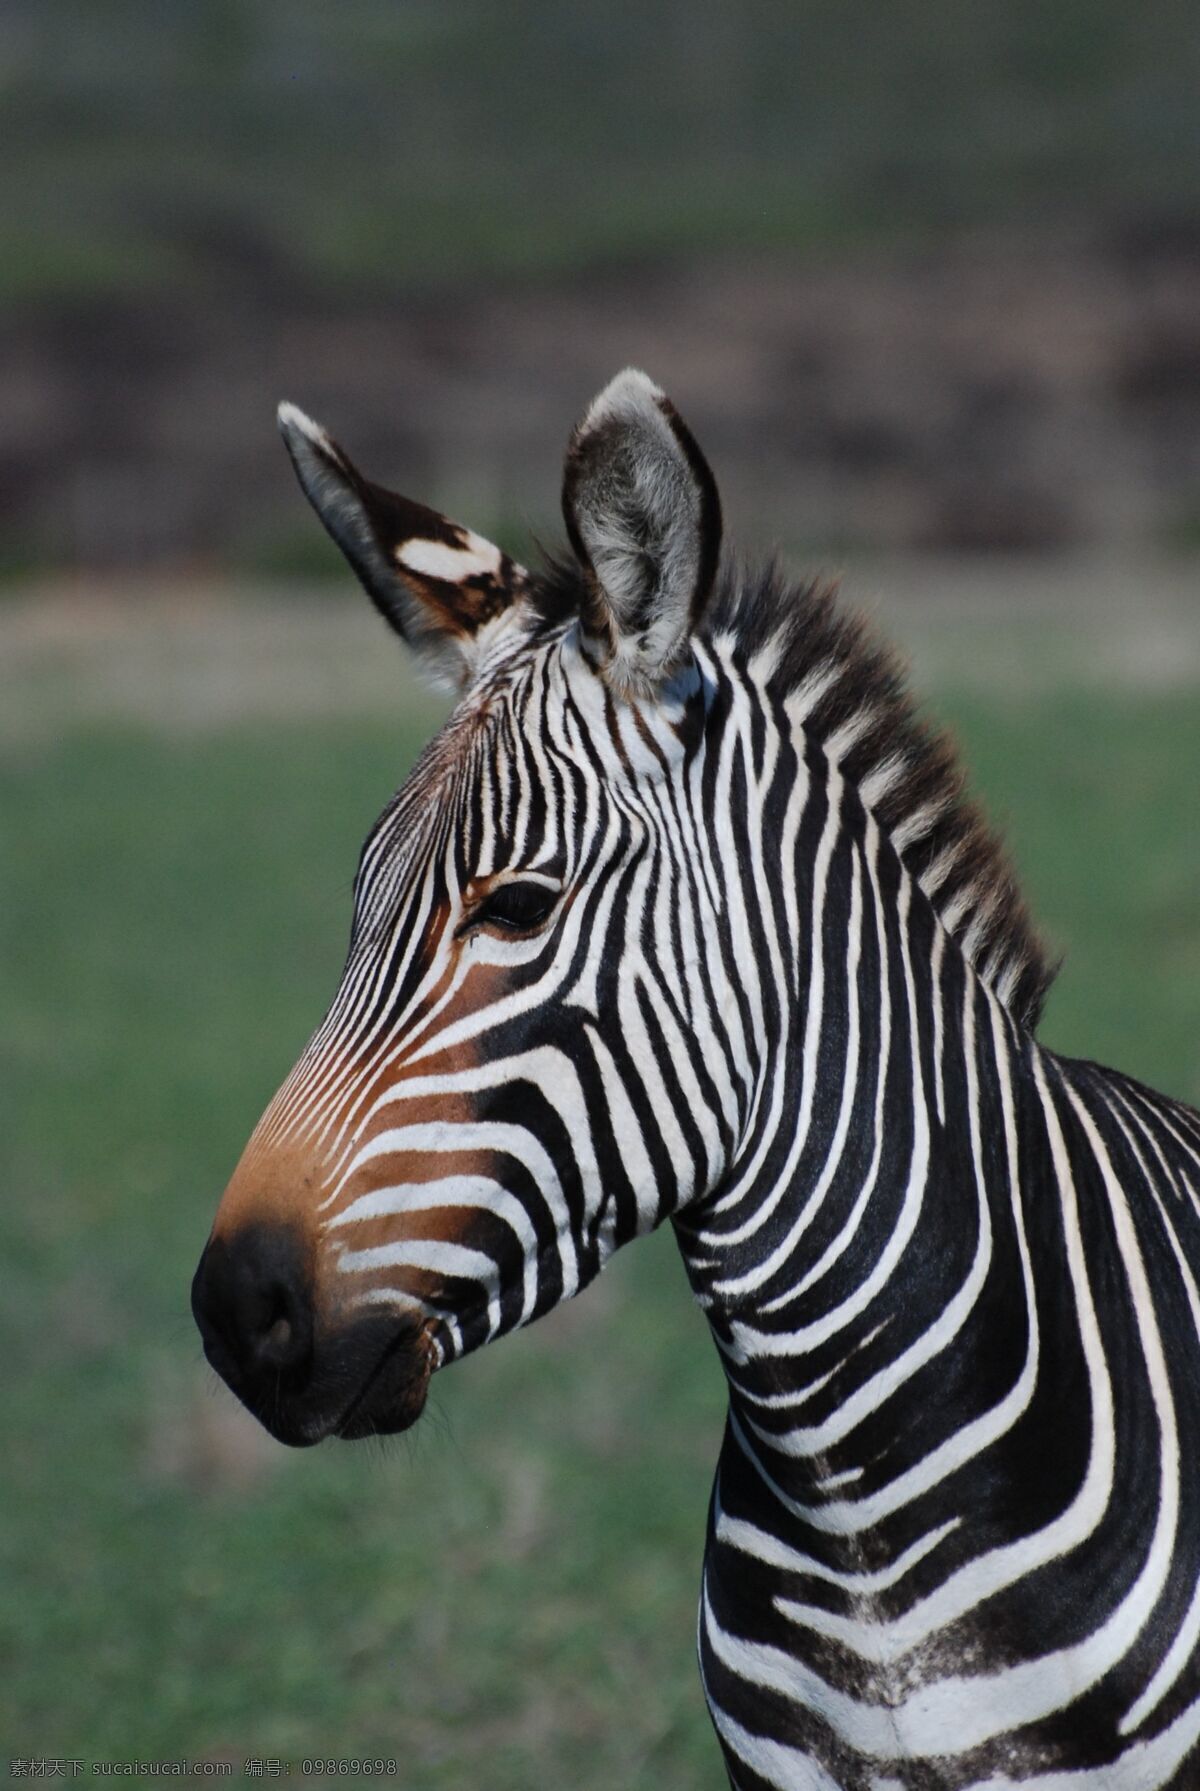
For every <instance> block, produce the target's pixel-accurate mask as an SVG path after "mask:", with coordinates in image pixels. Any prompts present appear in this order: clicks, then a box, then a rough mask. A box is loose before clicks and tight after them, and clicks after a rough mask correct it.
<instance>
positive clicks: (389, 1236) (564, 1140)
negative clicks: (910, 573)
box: [193, 371, 742, 1443]
mask: <svg viewBox="0 0 1200 1791" xmlns="http://www.w3.org/2000/svg"><path fill="white" fill-rule="evenodd" d="M279 420H280V427H281V430H282V433H283V436H284V440H285V442H286V444H287V447H288V450H289V452H290V454H291V457H292V460H293V462H294V464H295V467H296V471H297V473H298V475H299V478H300V482H301V484H302V485H303V487H304V490H305V492H306V493H307V495H308V497H309V499H310V500H311V502H312V503H313V505H314V507H315V508H316V510H317V512H318V514H319V516H320V517H321V520H322V521H323V523H324V524H325V526H326V528H327V529H328V530H329V532H330V533H331V535H332V536H333V537H334V539H335V540H336V541H337V542H338V544H339V546H340V547H341V548H342V549H343V551H344V552H345V554H346V556H347V558H348V559H349V560H350V563H351V565H352V566H353V568H354V570H355V572H356V573H357V575H358V577H359V579H360V580H361V582H362V583H363V585H364V586H365V587H366V590H367V592H368V593H369V595H370V596H371V598H372V600H373V601H374V602H375V604H376V605H377V606H378V608H379V609H380V610H381V611H382V613H383V615H384V616H385V618H386V619H387V621H388V622H389V623H390V624H391V625H392V627H393V628H394V629H395V630H396V631H397V632H398V633H399V634H400V635H402V637H403V638H404V639H405V641H406V642H407V643H408V645H409V647H410V648H411V649H412V651H413V652H414V653H415V654H416V655H417V657H418V659H419V660H420V661H421V662H422V663H423V664H424V666H425V667H426V669H427V670H429V671H431V672H432V673H433V674H434V675H435V676H436V677H437V678H439V679H440V680H441V681H442V682H443V683H449V684H450V686H451V687H452V688H453V689H454V690H455V691H456V692H457V696H458V701H457V706H456V707H455V709H454V711H453V713H452V715H451V717H450V720H449V721H448V723H447V724H446V726H445V727H444V728H443V729H442V731H441V733H440V734H439V735H438V736H437V737H436V738H435V739H434V741H433V742H432V744H431V745H430V746H429V747H428V748H427V750H426V751H425V753H424V755H423V756H422V758H421V759H420V761H419V762H418V764H417V766H416V768H415V769H414V771H413V772H412V774H411V776H410V777H409V779H408V781H407V782H406V783H405V784H404V786H403V787H402V788H401V790H400V791H399V793H398V794H397V795H396V797H395V798H394V799H393V801H392V802H391V803H390V804H389V805H388V807H387V808H386V810H385V811H384V813H383V815H382V816H381V817H380V819H379V821H378V822H377V823H376V825H375V827H374V828H373V830H372V832H371V833H370V835H369V837H368V839H367V841H366V844H365V846H364V848H363V852H362V856H361V861H360V864H359V870H358V876H357V880H356V886H355V907H354V921H353V930H352V936H351V941H350V948H349V954H348V959H347V963H346V967H345V971H344V974H343V978H342V982H341V985H340V987H339V989H338V991H337V993H336V995H335V997H334V1000H333V1003H332V1005H331V1007H330V1009H329V1012H328V1014H327V1015H326V1017H325V1019H324V1021H323V1022H322V1024H321V1025H320V1027H319V1028H318V1030H317V1032H316V1033H315V1035H314V1036H313V1038H312V1040H311V1042H310V1044H309V1045H308V1047H307V1049H306V1050H305V1052H304V1054H303V1056H302V1057H301V1059H300V1061H299V1062H298V1063H297V1065H296V1067H295V1069H294V1070H293V1071H292V1073H291V1075H290V1076H289V1077H288V1079H287V1080H286V1082H285V1083H284V1085H283V1087H282V1088H281V1089H280V1091H279V1093H278V1094H277V1095H276V1097H275V1099H274V1100H273V1101H272V1103H271V1104H270V1106H269V1107H268V1109H267V1111H266V1113H265V1114H264V1115H263V1118H262V1120H261V1121H260V1123H259V1125H258V1127H257V1129H256V1131H255V1132H254V1134H253V1136H252V1138H251V1140H250V1142H249V1144H248V1145H247V1147H246V1151H245V1154H244V1155H243V1157H242V1160H241V1162H240V1163H239V1164H238V1167H237V1170H236V1172H235V1174H234V1176H233V1179H232V1181H231V1182H230V1185H229V1188H228V1190H227V1191H226V1194H225V1196H224V1198H223V1200H222V1202H221V1206H220V1209H219V1211H218V1213H217V1217H216V1221H215V1224H214V1227H213V1231H212V1235H211V1237H210V1239H209V1242H208V1244H207V1246H206V1249H205V1252H204V1255H203V1257H202V1259H201V1263H200V1266H199V1268H198V1270H197V1273H196V1278H195V1282H194V1286H193V1308H194V1311H195V1314H196V1318H197V1322H198V1324H199V1326H200V1330H201V1332H202V1335H203V1337H204V1343H205V1350H206V1353H207V1355H208V1357H209V1360H210V1361H211V1363H212V1364H213V1366H214V1367H215V1368H217V1370H218V1371H219V1372H220V1373H221V1374H222V1375H223V1376H224V1378H225V1379H226V1380H227V1381H228V1382H229V1384H230V1385H231V1386H232V1387H233V1388H234V1390H235V1391H236V1392H237V1393H238V1394H239V1395H240V1396H241V1397H242V1398H243V1399H244V1400H245V1401H246V1403H247V1404H248V1405H249V1406H250V1408H251V1409H252V1410H253V1411H254V1412H255V1413H256V1415H257V1416H258V1417H259V1418H261V1419H262V1421H263V1422H264V1423H265V1424H266V1425H267V1427H268V1428H269V1429H270V1430H272V1431H273V1432H274V1434H276V1435H277V1436H278V1437H280V1438H281V1439H282V1440H284V1441H287V1442H291V1443H308V1442H315V1441H317V1440H319V1439H320V1438H321V1437H323V1436H325V1435H327V1434H331V1433H336V1434H339V1435H341V1436H344V1437H354V1436H362V1435H366V1434H370V1433H376V1432H384V1431H395V1430H400V1429H403V1428H405V1427H406V1426H407V1425H409V1424H410V1423H412V1422H413V1420H414V1419H415V1418H416V1417H417V1416H418V1414H419V1412H420V1410H421V1408H422V1406H423V1403H424V1399H425V1393H426V1388H427V1385H428V1381H429V1377H430V1374H431V1373H432V1372H433V1370H434V1369H435V1368H437V1367H438V1366H440V1365H441V1364H442V1363H444V1362H446V1361H448V1360H451V1359H453V1358H455V1357H457V1356H459V1355H462V1354H463V1353H465V1352H466V1351H468V1350H470V1349H472V1348H474V1347H476V1346H477V1345H479V1344H481V1343H483V1342H486V1341H488V1340H490V1339H491V1338H493V1337H496V1336H498V1335H499V1334H501V1333H502V1332H504V1331H506V1330H509V1329H512V1328H513V1327H515V1326H517V1325H521V1324H525V1323H527V1322H528V1321H529V1320H531V1319H533V1318H536V1317H537V1316H539V1315H540V1314H541V1313H543V1312H545V1311H547V1310H548V1309H549V1308H550V1307H552V1306H554V1305H555V1304H557V1303H558V1302H559V1301H560V1300H563V1299H567V1298H569V1297H570V1296H571V1295H573V1294H575V1293H577V1292H578V1291H579V1290H580V1289H581V1288H582V1287H584V1286H585V1285H586V1284H587V1283H588V1282H589V1281H590V1280H591V1279H592V1278H593V1277H594V1276H595V1275H596V1273H597V1272H598V1270H599V1269H600V1268H601V1266H602V1265H603V1263H604V1262H605V1260H606V1259H607V1257H608V1256H609V1255H610V1253H611V1252H612V1251H613V1250H614V1249H615V1248H616V1247H617V1246H618V1245H620V1244H622V1243H624V1242H625V1241H626V1240H627V1239H628V1238H630V1237H632V1236H634V1235H635V1234H637V1233H640V1232H643V1231H646V1230H649V1229H650V1228H652V1227H653V1226H655V1225H656V1224H657V1223H658V1222H659V1221H660V1220H661V1219H662V1218H664V1217H665V1216H666V1215H667V1214H668V1213H671V1212H673V1211H676V1210H677V1209H678V1208H679V1207H680V1205H681V1204H682V1203H684V1202H685V1201H687V1200H689V1199H691V1198H692V1197H693V1196H695V1195H696V1194H698V1193H700V1192H702V1191H703V1190H704V1188H706V1187H711V1186H712V1185H713V1184H714V1183H715V1181H716V1180H717V1178H718V1177H719V1176H720V1175H721V1173H722V1170H723V1169H724V1167H725V1165H726V1161H727V1158H728V1155H729V1151H730V1148H731V1143H732V1140H733V1138H734V1136H735V1134H736V1131H737V1128H738V1124H739V1113H738V1106H739V1101H740V1100H741V1098H742V1091H741V1090H740V1088H739V1087H738V1086H737V1084H736V1080H735V1078H734V1077H733V1076H732V1075H731V1074H730V1072H729V1066H728V1065H727V1064H726V1063H724V1062H722V1063H721V1064H719V1065H718V1064H717V1063H716V1062H714V1061H713V1056H712V1053H711V1051H710V1052H709V1053H708V1055H707V1059H706V1046H712V1044H713V1040H714V1036H715V1035H714V1029H713V1024H712V1018H711V1016H713V1015H715V1014H717V1013H722V1012H723V1013H725V1019H724V1022H723V1025H722V1027H721V1037H722V1040H723V1041H724V1040H727V1039H728V1037H729V1034H730V1030H731V1028H734V1029H736V1025H737V1022H738V1012H739V1009H738V1003H737V999H736V996H735V993H734V991H733V990H732V989H731V987H730V985H729V981H728V970H727V959H726V958H725V957H723V956H722V954H721V953H720V952H719V951H717V952H714V951H712V950H711V949H710V946H711V942H712V940H713V939H714V938H715V937H716V935H717V933H718V930H719V926H718V916H719V914H720V912H721V908H722V898H721V893H720V889H719V884H718V874H717V871H716V869H715V866H714V854H713V852H712V849H711V848H712V842H711V841H710V840H709V839H707V838H705V837H704V835H703V830H702V829H701V828H700V827H699V826H698V817H699V814H700V811H701V808H702V800H701V797H702V792H701V788H700V782H701V780H702V778H703V777H704V776H706V775H708V774H707V773H706V772H705V771H704V769H703V760H704V754H703V745H704V740H705V735H706V730H707V728H708V725H709V716H710V710H711V706H712V702H711V699H712V687H711V683H710V681H709V680H708V679H707V677H706V674H705V670H704V664H703V659H702V656H700V655H698V652H697V650H696V644H695V642H694V639H693V636H694V631H695V629H696V627H697V624H698V622H699V620H700V616H701V612H702V610H703V607H704V605H705V603H706V600H707V599H708V597H709V594H710V591H711V589H712V586H713V580H714V574H715V570H716V564H717V557H718V550H719V545H720V533H721V518H720V506H719V502H718V498H717V492H716V486H715V483H714V481H713V477H712V474H711V472H710V470H709V468H708V466H707V464H706V462H705V460H704V458H703V456H702V455H701V453H700V451H699V449H698V448H697V446H696V444H695V442H694V440H693V438H692V436H691V434H690V433H689V432H688V430H687V428H686V427H685V426H684V424H683V422H682V421H681V420H680V418H679V416H678V415H677V413H676V411H675V410H674V408H673V406H672V405H671V404H670V402H669V401H668V400H667V398H666V397H664V395H663V394H662V393H661V392H660V391H659V390H658V389H657V387H655V386H654V385H653V384H652V383H651V382H650V381H649V380H648V379H647V378H646V377H645V375H644V374H641V373H637V372H633V371H627V372H625V373H622V374H621V375H619V376H618V377H617V378H616V379H615V380H614V381H613V382H612V383H611V385H609V386H608V387H607V389H606V390H605V391H604V392H603V393H602V394H601V395H600V396H599V397H598V398H597V399H596V401H595V402H594V403H593V405H592V406H591V408H590V410H589V411H588V413H587V415H586V416H585V417H584V419H583V421H582V422H581V423H580V425H579V427H578V428H577V429H576V431H575V433H574V435H573V436H572V438H571V442H570V444H569V447H568V452H567V457H566V468H565V479H564V490H563V509H564V515H565V519H566V525H567V533H568V536H569V540H570V544H571V550H572V552H571V556H570V557H569V558H567V559H565V560H563V561H562V562H561V563H559V564H556V565H552V566H551V567H549V568H548V569H547V570H546V571H545V572H544V573H542V574H539V575H532V574H530V573H528V572H526V571H525V570H524V569H523V568H522V567H520V566H518V565H517V564H515V563H514V562H513V561H512V560H511V559H510V558H509V557H508V556H507V555H506V554H504V553H502V552H501V551H500V550H499V549H498V548H496V547H494V546H492V545H491V543H489V542H487V541H485V540H483V539H482V538H481V537H479V536H477V535H475V534H473V533H472V532H470V531H469V530H467V529H465V528H461V527H459V526H458V525H456V524H454V523H452V522H449V521H447V520H446V519H445V518H444V517H442V516H439V515H437V514H435V513H434V512H433V511H431V510H428V509H425V508H424V507H423V506H421V505H418V504H414V503H411V502H409V501H408V500H406V499H404V498H401V497H398V496H397V495H395V494H394V493H392V492H390V491H387V490H385V489H384V488H383V487H381V486H378V485H375V484H373V483H371V482H370V481H369V480H367V479H366V478H364V477H363V476H362V475H361V474H360V473H359V472H358V470H357V469H356V468H355V467H354V465H353V464H352V463H351V461H350V460H349V459H348V457H347V456H346V454H345V453H344V452H343V451H342V449H341V448H340V447H339V446H338V445H337V444H336V443H335V442H334V441H333V440H332V439H331V438H330V437H329V436H328V435H327V434H326V433H325V432H324V431H323V430H322V429H320V428H318V427H317V426H316V425H315V424H314V423H312V422H311V421H310V420H309V419H308V418H307V417H305V416H304V415H303V414H302V413H301V412H299V411H298V410H296V409H295V408H294V407H292V406H290V405H285V406H283V407H282V408H281V410H280V416H279ZM721 924H723V923H721ZM698 964H699V965H702V966H703V968H702V971H701V973H700V974H699V975H698V976H697V975H693V974H691V973H690V972H689V973H687V974H685V970H686V967H688V966H696V965H698ZM722 1048H723V1049H724V1045H723V1046H722Z"/></svg>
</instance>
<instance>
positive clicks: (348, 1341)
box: [192, 1225, 435, 1447]
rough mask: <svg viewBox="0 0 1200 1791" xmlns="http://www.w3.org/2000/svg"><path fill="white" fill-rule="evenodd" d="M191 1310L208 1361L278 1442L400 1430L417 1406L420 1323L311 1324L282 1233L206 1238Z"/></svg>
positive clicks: (309, 1287) (300, 1269) (308, 1300)
mask: <svg viewBox="0 0 1200 1791" xmlns="http://www.w3.org/2000/svg"><path fill="white" fill-rule="evenodd" d="M192 1312H193V1315H194V1317H195V1320H196V1324H197V1326H198V1328H199V1331H200V1336H201V1339H202V1340H203V1344H204V1353H205V1356H206V1357H207V1359H208V1361H209V1364H210V1365H211V1366H212V1367H213V1368H214V1369H215V1370H216V1372H217V1373H218V1374H219V1375H220V1376H221V1379H222V1380H223V1381H225V1383H226V1385H227V1386H229V1387H230V1388H231V1390H232V1391H233V1392H234V1393H236V1395H237V1396H238V1398H239V1399H240V1400H241V1401H242V1403H243V1404H244V1405H245V1406H246V1407H247V1408H248V1409H249V1410H250V1411H251V1412H252V1413H253V1414H254V1416H255V1417H256V1418H257V1419H258V1420H259V1422H260V1423H261V1424H263V1425H264V1426H265V1428H266V1429H267V1430H269V1431H270V1433H271V1435H272V1436H274V1437H276V1438H277V1439H278V1441H280V1442H281V1443H288V1444H291V1445H293V1446H296V1447H304V1446H307V1445H309V1444H312V1443H317V1442H320V1441H321V1439H322V1438H323V1437H327V1436H332V1435H336V1436H340V1437H343V1438H345V1439H352V1438H356V1437H364V1436H375V1435H382V1434H385V1433H391V1432H394V1431H399V1430H406V1429H407V1428H408V1426H409V1425H410V1424H412V1423H414V1422H415V1421H416V1419H417V1418H418V1417H419V1416H420V1414H421V1410H422V1408H423V1407H424V1404H425V1394H426V1390H427V1388H428V1383H429V1377H430V1375H431V1373H432V1371H433V1367H434V1361H435V1346H434V1344H433V1340H432V1337H431V1335H430V1332H429V1328H428V1326H423V1325H420V1324H418V1323H415V1322H413V1320H411V1319H408V1318H404V1319H401V1320H400V1321H398V1320H397V1318H396V1316H395V1315H390V1316H389V1315H386V1314H384V1313H382V1312H381V1313H380V1314H378V1315H377V1316H376V1315H367V1316H363V1317H355V1318H352V1319H349V1320H348V1321H343V1322H335V1323H333V1324H331V1325H322V1324H321V1323H319V1322H318V1318H317V1315H316V1312H315V1310H314V1297H313V1282H312V1275H311V1273H310V1270H309V1268H308V1264H307V1261H306V1254H305V1252H304V1250H303V1248H302V1247H301V1245H300V1243H299V1241H298V1239H297V1238H296V1236H295V1235H294V1234H293V1233H292V1232H291V1231H289V1230H287V1229H285V1228H283V1227H278V1226H268V1225H249V1226H246V1227H244V1228H242V1229H241V1230H239V1231H236V1232H234V1233H233V1234H231V1235H230V1234H223V1235H221V1236H214V1237H212V1238H210V1239H209V1241H208V1244H207V1245H206V1246H205V1249H204V1252H203V1254H202V1256H201V1258H200V1263H199V1266H198V1268H197V1270H196V1274H195V1277H194V1279H193V1282H192Z"/></svg>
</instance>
